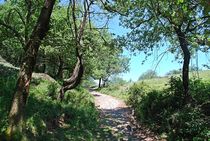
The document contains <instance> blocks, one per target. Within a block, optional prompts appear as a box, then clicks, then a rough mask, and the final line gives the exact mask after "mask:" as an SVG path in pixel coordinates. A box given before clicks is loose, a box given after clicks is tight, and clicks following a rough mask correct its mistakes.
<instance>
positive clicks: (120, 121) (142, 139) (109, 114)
mask: <svg viewBox="0 0 210 141" xmlns="http://www.w3.org/2000/svg"><path fill="white" fill-rule="evenodd" d="M91 93H92V94H93V95H94V97H95V105H96V106H97V107H98V109H99V110H100V113H101V114H100V115H101V127H100V128H101V129H103V130H104V131H105V132H107V134H106V135H105V139H103V140H105V141H156V140H157V138H156V137H155V136H154V135H153V134H152V133H151V132H150V131H148V130H147V129H145V128H142V127H139V125H135V121H134V118H133V116H132V114H131V113H132V112H131V108H129V107H128V106H127V105H126V104H125V103H124V102H123V101H122V100H119V99H117V98H115V97H112V96H109V95H105V94H101V93H98V92H95V91H93V92H91Z"/></svg>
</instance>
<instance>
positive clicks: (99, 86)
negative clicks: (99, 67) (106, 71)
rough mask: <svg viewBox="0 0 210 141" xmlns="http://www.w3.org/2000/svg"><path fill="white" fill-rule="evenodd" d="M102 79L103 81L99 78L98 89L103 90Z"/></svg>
mask: <svg viewBox="0 0 210 141" xmlns="http://www.w3.org/2000/svg"><path fill="white" fill-rule="evenodd" d="M101 79H102V78H99V82H98V88H101Z"/></svg>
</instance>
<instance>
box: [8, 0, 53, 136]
mask: <svg viewBox="0 0 210 141" xmlns="http://www.w3.org/2000/svg"><path fill="white" fill-rule="evenodd" d="M54 3H55V1H54V0H53V1H51V0H50V1H48V0H46V1H45V3H44V6H43V8H42V9H41V12H40V16H39V18H38V20H37V23H36V25H35V27H34V30H33V32H32V33H31V36H30V38H29V40H28V42H27V44H26V46H25V48H24V49H25V56H24V57H23V63H22V65H21V68H20V72H19V76H18V80H17V84H16V91H15V93H14V98H13V102H12V106H11V110H10V113H9V127H8V130H7V136H8V139H9V140H13V137H14V136H15V133H17V132H22V124H23V123H22V122H23V121H22V120H23V113H24V110H25V106H26V102H27V98H28V95H29V86H30V81H31V76H32V72H33V68H34V66H35V64H36V57H37V53H38V50H39V46H40V44H41V40H42V39H43V38H44V37H45V35H46V33H47V31H48V28H49V27H48V25H49V21H50V16H51V13H52V9H53V6H54Z"/></svg>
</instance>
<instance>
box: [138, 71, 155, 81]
mask: <svg viewBox="0 0 210 141" xmlns="http://www.w3.org/2000/svg"><path fill="white" fill-rule="evenodd" d="M157 77H158V75H157V73H156V72H155V71H153V70H147V71H146V72H144V73H143V74H142V75H141V76H140V77H139V80H144V79H151V78H157Z"/></svg>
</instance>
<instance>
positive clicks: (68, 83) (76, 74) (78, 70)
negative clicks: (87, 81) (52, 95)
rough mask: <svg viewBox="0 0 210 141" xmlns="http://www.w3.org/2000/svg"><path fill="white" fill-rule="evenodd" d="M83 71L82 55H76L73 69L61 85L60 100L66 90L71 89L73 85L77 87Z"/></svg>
mask: <svg viewBox="0 0 210 141" xmlns="http://www.w3.org/2000/svg"><path fill="white" fill-rule="evenodd" d="M83 72H84V67H83V62H82V57H81V56H78V57H77V64H76V66H75V68H74V71H73V73H72V75H71V77H70V78H69V79H66V80H64V82H63V86H62V87H61V89H60V96H59V98H60V100H61V101H62V100H63V99H64V93H65V92H66V91H67V90H71V89H73V88H75V87H77V86H78V85H79V84H80V82H81V79H82V76H83Z"/></svg>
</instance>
